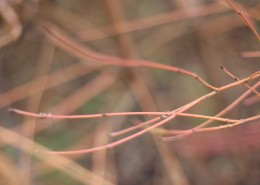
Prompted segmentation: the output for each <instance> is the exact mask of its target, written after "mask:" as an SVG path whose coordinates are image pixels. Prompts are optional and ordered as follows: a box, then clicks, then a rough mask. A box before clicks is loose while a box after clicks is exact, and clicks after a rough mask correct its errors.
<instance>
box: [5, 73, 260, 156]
mask: <svg viewBox="0 0 260 185" xmlns="http://www.w3.org/2000/svg"><path fill="white" fill-rule="evenodd" d="M259 77H260V74H259V72H256V73H254V74H252V75H250V76H249V77H247V78H245V79H242V80H239V81H237V82H234V83H231V84H228V85H225V86H222V87H220V88H218V91H212V92H210V93H208V94H206V95H204V96H202V97H200V98H198V99H196V100H194V101H192V102H190V103H188V104H186V105H184V106H182V107H180V108H178V109H176V110H173V111H170V112H167V113H166V114H165V112H164V114H163V115H167V116H166V118H165V119H163V120H160V121H159V122H158V123H155V124H154V125H152V126H150V127H147V128H144V129H143V130H141V131H139V132H137V133H135V134H132V135H130V136H128V137H125V138H123V139H121V140H118V141H115V142H113V143H110V144H107V145H104V146H100V147H95V148H90V149H83V150H75V151H56V152H55V151H51V152H47V153H49V154H65V155H67V154H83V153H91V152H96V151H99V150H104V149H109V148H113V147H115V146H117V145H120V144H123V143H125V142H127V141H129V140H132V139H134V138H136V137H138V136H140V135H143V134H145V133H147V132H148V131H150V130H152V129H154V128H157V127H159V126H161V125H163V124H165V123H167V122H169V121H171V120H172V119H174V118H175V117H176V116H177V115H178V114H181V113H183V112H184V111H186V110H188V109H190V108H191V107H193V106H195V105H196V104H198V103H200V102H202V101H204V100H206V99H208V98H209V97H211V96H214V95H216V94H217V93H218V92H221V91H224V90H226V89H229V88H232V87H234V86H237V85H240V84H243V83H245V82H248V81H250V80H253V79H256V78H259ZM10 111H12V112H15V113H17V114H22V115H25V116H32V117H38V118H56V119H58V118H59V119H61V118H84V116H88V115H71V116H68V115H64V116H60V115H50V114H44V115H43V114H35V113H31V112H25V111H21V110H18V109H10ZM111 114H113V113H111ZM114 114H117V115H118V114H120V113H114ZM127 114H128V113H127ZM138 114H143V113H138ZM105 115H106V114H97V115H95V116H99V117H103V116H105ZM159 118H161V117H159ZM154 119H158V118H154ZM250 120H251V118H250ZM237 123H239V124H241V123H244V121H243V122H241V121H239V122H237ZM235 125H238V124H236V123H235ZM169 139H170V138H168V139H167V140H169Z"/></svg>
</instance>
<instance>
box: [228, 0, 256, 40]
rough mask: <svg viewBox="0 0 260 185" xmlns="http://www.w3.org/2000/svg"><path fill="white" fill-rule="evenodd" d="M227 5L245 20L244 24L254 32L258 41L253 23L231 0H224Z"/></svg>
mask: <svg viewBox="0 0 260 185" xmlns="http://www.w3.org/2000/svg"><path fill="white" fill-rule="evenodd" d="M225 1H226V2H227V3H228V4H229V6H230V7H231V8H232V9H233V10H234V11H235V12H236V13H237V14H238V15H239V16H240V17H241V19H242V20H243V21H244V22H245V24H246V25H247V26H248V27H249V29H250V30H251V31H252V32H253V33H254V34H255V36H256V38H257V39H258V41H260V36H259V34H258V33H257V31H256V29H255V28H254V26H253V24H252V23H251V22H250V21H249V19H248V18H247V17H246V16H245V15H244V13H243V12H242V11H240V10H239V9H238V8H237V7H236V6H235V5H234V4H233V3H232V2H231V1H229V0H225Z"/></svg>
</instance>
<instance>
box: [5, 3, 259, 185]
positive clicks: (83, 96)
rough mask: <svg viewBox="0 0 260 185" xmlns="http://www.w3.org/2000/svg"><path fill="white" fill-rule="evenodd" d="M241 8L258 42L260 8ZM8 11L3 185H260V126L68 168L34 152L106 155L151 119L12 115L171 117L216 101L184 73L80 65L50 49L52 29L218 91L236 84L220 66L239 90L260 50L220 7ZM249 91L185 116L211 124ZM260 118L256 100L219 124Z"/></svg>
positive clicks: (64, 161) (151, 140)
mask: <svg viewBox="0 0 260 185" xmlns="http://www.w3.org/2000/svg"><path fill="white" fill-rule="evenodd" d="M232 2H233V1H232ZM233 3H236V4H235V5H236V6H237V7H238V8H239V9H240V10H242V11H243V13H245V15H246V16H247V17H248V18H249V19H250V20H251V21H254V22H252V23H253V25H254V26H255V28H256V29H258V30H259V27H260V25H259V20H260V3H259V1H258V0H250V1H245V0H239V1H234V2H233ZM0 6H1V7H0V14H1V20H0V23H1V24H0V26H1V31H0V47H1V50H0V61H1V62H0V118H1V119H0V123H1V127H0V135H1V136H0V145H1V148H0V150H1V153H0V184H3V185H9V184H10V185H13V184H14V185H16V184H36V185H51V184H56V185H59V184H62V185H80V184H93V185H94V184H96V185H100V184H120V185H139V184H143V185H157V184H161V185H168V184H174V185H175V184H176V185H191V184H192V185H208V184H211V185H217V184H225V185H242V184H250V185H254V184H260V155H259V154H260V150H259V149H260V131H259V129H260V127H259V125H258V123H259V121H254V122H250V123H247V124H244V125H241V126H238V127H234V128H231V129H226V130H223V131H215V132H208V133H207V132H205V133H197V134H193V135H191V136H189V137H187V138H184V139H180V140H177V141H173V142H162V141H161V140H160V137H161V136H160V135H159V134H157V133H147V134H145V135H143V136H141V137H138V138H136V139H133V140H131V141H130V142H127V143H125V144H122V145H120V146H117V147H115V148H112V149H109V150H103V151H99V152H95V153H93V154H80V155H71V156H65V157H62V156H48V155H46V154H45V155H43V154H41V152H37V151H35V150H34V148H35V146H36V145H37V146H38V145H39V146H40V145H41V146H45V147H47V148H49V149H51V150H59V151H60V150H72V149H74V150H75V149H84V148H92V147H95V146H101V145H105V144H107V143H111V142H113V141H116V140H118V139H121V138H124V137H125V136H126V135H123V136H119V137H116V138H112V137H109V134H110V133H111V132H115V131H119V130H122V129H125V128H128V127H131V126H133V125H134V123H137V122H140V121H145V120H147V119H148V117H144V116H128V117H105V118H97V119H80V120H64V119H61V120H57V119H56V120H55V119H32V118H26V117H24V116H21V115H16V114H13V113H10V112H9V111H8V109H9V108H18V109H22V110H26V111H30V112H35V113H40V112H43V113H51V114H61V115H72V114H95V113H106V112H131V111H170V110H174V109H176V108H178V107H181V106H182V105H185V104H187V103H189V102H191V101H193V100H195V99H197V98H199V97H201V96H203V95H205V94H206V93H209V92H211V91H212V90H210V89H209V88H207V87H204V86H203V85H202V84H201V83H199V82H198V81H197V80H195V79H194V78H191V77H188V76H185V75H182V74H180V73H173V72H169V71H164V70H159V69H150V68H144V67H135V68H127V67H120V66H111V65H104V64H101V63H99V62H97V61H96V60H94V59H91V58H89V59H87V58H84V59H83V58H80V57H77V55H76V54H75V53H73V51H71V52H70V51H69V50H66V49H64V48H62V47H61V46H60V45H59V44H58V43H57V42H56V41H54V40H52V39H49V38H48V34H47V35H46V32H44V29H43V26H46V27H47V28H49V29H51V27H48V25H55V27H57V28H58V29H59V30H61V31H62V32H64V33H66V35H68V36H69V37H70V38H72V39H73V40H74V41H75V42H76V43H78V44H80V45H81V46H84V47H86V48H88V49H90V50H92V51H95V52H98V53H102V54H105V55H109V56H116V57H121V58H129V59H138V60H149V61H155V62H157V63H161V64H167V65H170V66H176V67H179V68H182V69H185V70H189V71H191V72H193V73H196V74H197V75H199V76H200V77H202V78H203V79H204V80H205V81H207V82H208V83H209V84H211V85H213V86H215V87H221V86H224V85H227V84H229V83H232V82H234V79H232V78H231V77H229V76H228V75H226V74H225V73H224V72H223V70H221V69H220V64H221V65H222V66H224V67H225V68H226V69H228V70H229V71H230V72H232V73H233V74H234V75H235V76H236V77H237V78H241V79H242V78H245V77H248V76H250V75H251V74H252V73H254V72H256V71H257V70H259V54H258V57H257V55H256V56H254V57H248V56H247V55H245V54H244V55H243V52H249V51H258V52H259V42H258V40H257V38H256V37H255V35H254V34H253V33H252V31H250V29H249V28H248V27H247V26H246V24H245V23H244V22H243V21H242V20H241V19H240V17H239V16H238V15H237V14H236V13H235V12H234V11H233V10H232V9H231V8H230V7H229V6H228V4H227V3H226V2H225V1H224V0H223V1H222V0H218V1H212V0H189V1H182V0H160V1H158V0H142V1H138V0H131V1H127V0H103V1H102V0H2V1H0ZM255 82H256V80H254V81H252V82H249V83H248V84H249V85H253V84H254V83H255ZM245 91H247V88H246V87H244V86H243V85H240V86H236V87H234V88H231V89H228V90H226V91H223V92H221V93H219V94H217V95H216V96H214V97H211V98H209V99H207V100H206V101H204V102H202V103H200V104H198V105H196V106H195V107H194V108H192V109H190V110H189V111H188V112H189V113H194V114H202V115H210V116H214V115H216V114H217V113H218V112H220V111H221V110H223V109H224V108H225V107H227V106H229V105H230V104H231V103H232V102H234V101H235V100H237V99H238V97H240V96H241V95H242V94H243V93H244V92H245ZM259 112H260V108H259V97H257V96H255V95H254V94H251V95H248V96H246V97H244V98H243V100H242V101H241V102H240V103H239V104H238V105H237V106H235V107H234V108H232V109H231V110H230V111H229V112H227V114H225V115H224V116H223V117H224V118H230V119H243V118H247V117H251V116H255V115H258V114H259ZM149 118H151V117H149ZM203 121H205V120H203V119H195V118H184V117H177V118H176V119H174V120H173V121H171V122H169V123H167V124H166V125H165V126H163V128H166V129H190V128H193V127H195V126H196V125H198V124H200V123H202V122H203ZM219 124H223V123H219V122H214V123H213V124H212V125H211V126H217V125H219ZM132 133H134V132H132ZM130 134H131V133H130ZM128 135H129V134H128ZM26 138H27V139H26ZM32 141H33V142H32Z"/></svg>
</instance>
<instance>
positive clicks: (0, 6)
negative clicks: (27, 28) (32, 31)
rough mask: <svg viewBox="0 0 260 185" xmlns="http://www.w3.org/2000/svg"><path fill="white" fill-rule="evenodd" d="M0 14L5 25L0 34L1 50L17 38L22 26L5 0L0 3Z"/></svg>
mask: <svg viewBox="0 0 260 185" xmlns="http://www.w3.org/2000/svg"><path fill="white" fill-rule="evenodd" d="M0 14H1V17H2V18H3V19H4V21H5V22H6V24H7V25H6V26H5V27H4V28H3V29H2V30H1V33H0V48H2V47H3V46H5V45H7V44H9V43H11V42H13V41H15V40H16V39H18V38H19V36H20V35H21V32H22V25H21V24H20V21H19V18H18V16H17V14H16V12H15V11H14V9H13V8H12V6H11V5H10V4H9V2H8V1H7V0H1V1H0Z"/></svg>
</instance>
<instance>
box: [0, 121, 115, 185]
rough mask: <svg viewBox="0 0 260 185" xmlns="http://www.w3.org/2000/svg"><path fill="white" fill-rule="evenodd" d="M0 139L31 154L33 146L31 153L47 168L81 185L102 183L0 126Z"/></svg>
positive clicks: (75, 164) (80, 168)
mask: <svg viewBox="0 0 260 185" xmlns="http://www.w3.org/2000/svg"><path fill="white" fill-rule="evenodd" d="M0 139H1V142H3V143H5V144H8V145H11V146H13V147H15V148H17V149H20V150H21V151H23V152H26V153H29V154H30V153H31V146H34V149H35V150H34V152H33V153H32V154H33V155H34V156H35V157H36V158H38V159H40V160H41V161H42V162H44V163H46V164H48V165H49V166H51V167H53V168H55V169H57V170H60V171H62V172H64V173H65V174H68V175H69V176H70V177H72V178H74V179H75V180H77V181H79V182H81V183H82V184H90V182H92V180H95V181H96V182H97V183H101V182H104V179H103V178H100V177H99V176H97V175H96V174H94V173H91V172H90V171H88V170H87V169H85V168H83V167H82V166H80V165H78V164H77V163H75V162H74V161H72V160H69V159H67V158H65V157H63V156H52V155H46V153H45V152H43V151H47V149H46V148H45V147H43V146H41V145H40V144H37V143H35V142H33V141H32V140H31V139H28V138H26V137H24V136H22V135H20V134H18V133H16V132H14V131H12V130H10V129H7V128H4V127H2V126H0ZM106 184H109V185H112V184H113V183H111V182H109V181H107V180H106Z"/></svg>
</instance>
